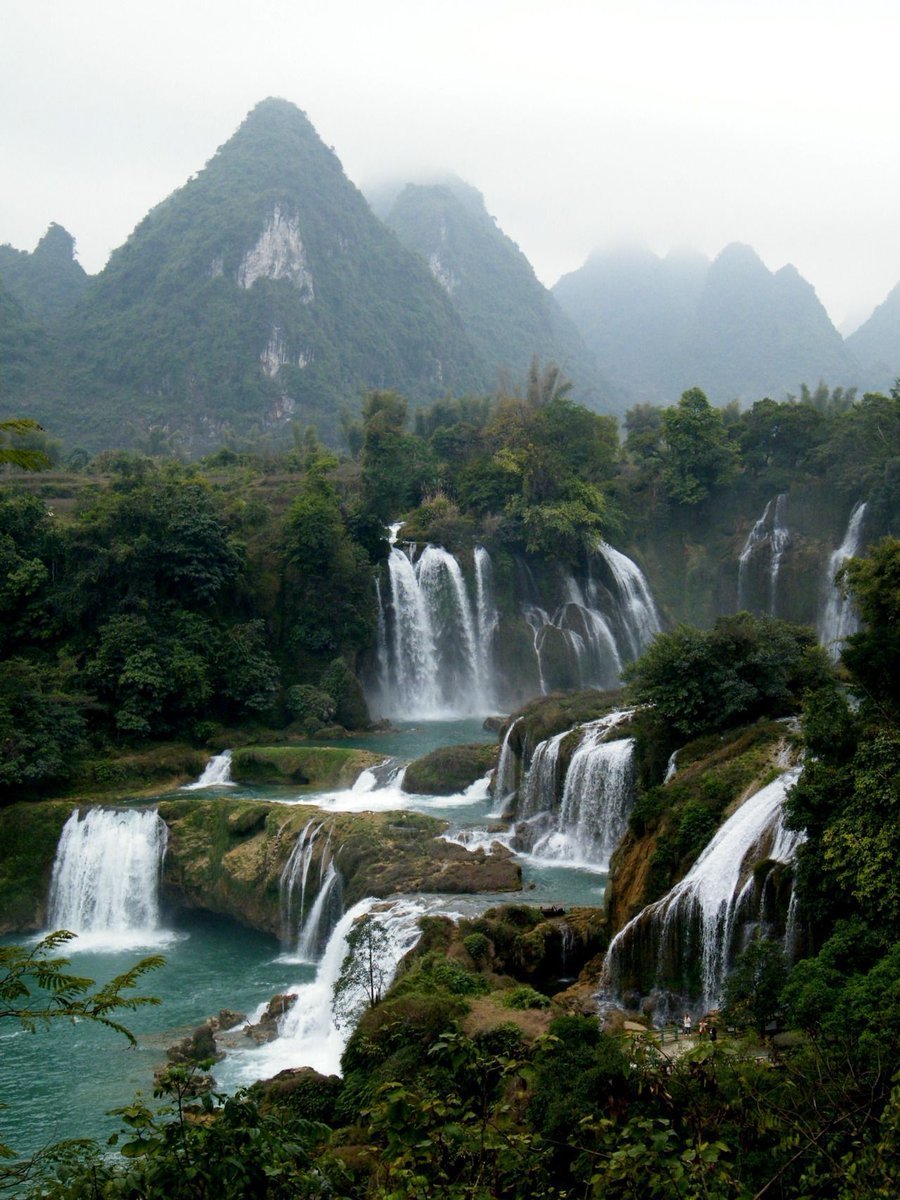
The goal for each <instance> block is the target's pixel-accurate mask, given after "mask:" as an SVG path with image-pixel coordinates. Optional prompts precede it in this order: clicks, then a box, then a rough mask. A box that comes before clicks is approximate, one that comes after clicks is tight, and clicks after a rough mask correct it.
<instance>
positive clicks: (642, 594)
mask: <svg viewBox="0 0 900 1200" xmlns="http://www.w3.org/2000/svg"><path fill="white" fill-rule="evenodd" d="M598 550H599V551H600V555H601V557H602V558H603V559H604V560H605V562H606V565H607V566H608V567H609V569H610V571H611V572H612V575H613V579H614V580H615V584H616V589H617V591H618V593H619V596H618V599H619V605H618V615H619V618H620V620H621V622H622V624H623V626H624V627H625V634H626V637H627V639H628V644H629V648H630V650H631V655H630V657H632V658H638V657H639V656H640V655H641V654H643V652H644V651H645V650H646V649H647V647H648V646H649V645H650V643H651V642H652V641H653V639H654V638H655V637H656V635H657V634H658V633H659V632H660V631H661V629H662V625H661V624H660V620H659V613H658V612H657V611H656V605H655V604H654V602H653V596H652V594H651V592H650V587H649V585H648V583H647V580H646V579H645V578H644V574H643V572H642V571H641V569H640V567H639V566H638V565H637V563H636V562H634V561H633V560H632V559H630V558H629V557H628V555H627V554H623V553H622V552H621V550H616V549H615V548H614V547H613V546H610V545H609V544H608V543H607V542H603V541H601V542H600V544H599V546H598Z"/></svg>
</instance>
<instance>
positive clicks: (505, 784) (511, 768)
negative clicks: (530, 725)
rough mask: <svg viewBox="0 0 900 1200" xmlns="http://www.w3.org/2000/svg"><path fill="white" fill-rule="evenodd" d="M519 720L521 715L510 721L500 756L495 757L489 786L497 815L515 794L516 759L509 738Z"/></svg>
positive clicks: (516, 780)
mask: <svg viewBox="0 0 900 1200" xmlns="http://www.w3.org/2000/svg"><path fill="white" fill-rule="evenodd" d="M521 720H522V718H521V717H516V719H515V721H510V724H509V728H508V729H507V731H506V733H505V735H504V738H503V743H502V745H501V746H500V757H499V758H498V759H497V769H496V771H495V772H494V781H493V785H492V787H491V795H492V796H493V797H494V800H495V805H494V807H495V809H497V810H499V811H498V812H497V814H496V815H497V816H502V815H503V808H504V806H505V804H506V802H507V801H508V800H509V799H511V798H512V796H514V795H515V792H516V788H517V787H518V769H517V767H518V760H517V759H516V756H515V754H514V753H513V751H512V748H511V746H510V739H511V738H512V735H513V732H514V730H515V728H516V726H517V725H518V724H519V722H520V721H521Z"/></svg>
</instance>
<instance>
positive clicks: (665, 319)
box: [553, 246, 709, 403]
mask: <svg viewBox="0 0 900 1200" xmlns="http://www.w3.org/2000/svg"><path fill="white" fill-rule="evenodd" d="M708 269H709V260H708V259H706V258H705V257H704V256H703V255H701V254H695V253H691V252H683V253H680V254H670V255H669V256H668V257H666V258H658V257H657V256H656V255H655V254H653V253H651V252H650V251H649V250H646V249H644V248H643V247H636V246H628V247H620V248H618V249H616V250H611V251H608V252H604V253H600V252H598V253H596V254H592V255H591V257H590V258H589V259H588V260H587V262H586V263H585V264H584V266H583V267H581V268H580V269H579V270H577V271H573V272H572V273H571V274H569V275H564V276H563V278H562V279H560V281H559V282H558V283H557V284H556V286H555V287H554V288H553V295H554V296H555V297H556V299H557V300H558V301H559V304H560V307H561V308H562V309H563V310H564V311H565V312H566V313H567V314H568V315H569V316H570V317H571V318H572V320H573V321H574V322H575V324H576V325H577V326H578V328H579V329H580V330H581V333H582V336H583V337H584V340H585V342H586V343H587V345H588V346H589V347H590V348H591V349H592V350H593V352H594V356H595V358H596V359H597V361H598V363H602V364H603V369H604V370H605V371H606V372H607V373H608V374H609V375H610V377H611V378H613V379H614V380H615V381H616V382H617V383H618V384H619V385H620V386H621V387H622V388H623V389H624V390H625V391H626V392H627V393H628V395H629V396H630V397H631V400H632V402H633V401H634V400H638V399H640V400H642V401H648V402H654V403H664V402H665V403H669V402H670V401H671V400H672V399H673V398H677V396H678V395H679V394H680V391H683V390H684V388H683V387H681V388H679V382H678V378H676V377H675V376H674V375H673V368H675V366H676V364H678V363H679V360H680V358H681V356H682V354H683V347H684V345H685V343H686V341H687V339H688V338H689V336H690V333H691V328H692V321H693V317H694V314H695V312H696V308H697V303H698V301H699V298H700V295H701V292H702V290H703V283H704V280H705V277H706V273H707V270H708ZM685 386H688V385H685Z"/></svg>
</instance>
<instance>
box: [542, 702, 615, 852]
mask: <svg viewBox="0 0 900 1200" xmlns="http://www.w3.org/2000/svg"><path fill="white" fill-rule="evenodd" d="M608 732H609V726H608V725H600V724H599V723H598V726H597V727H596V728H590V727H587V728H586V729H585V733H584V736H583V737H582V739H581V743H580V745H579V747H578V749H577V750H576V751H575V753H574V754H573V755H572V761H571V762H570V763H569V769H568V771H567V772H566V780H565V784H564V786H563V794H562V799H561V800H560V803H559V811H558V813H557V814H556V818H555V822H554V828H552V829H551V830H549V831H548V832H547V833H545V834H544V835H543V837H541V838H539V839H538V841H536V842H535V844H534V846H533V847H532V854H534V855H535V857H536V858H544V859H554V860H556V861H558V862H565V863H570V864H572V865H573V866H574V865H578V866H590V867H593V868H594V869H599V870H601V871H607V870H609V860H610V858H611V857H612V853H613V851H614V850H615V848H616V846H617V845H618V844H619V842H620V841H621V839H622V835H623V834H624V833H625V828H626V825H627V823H628V813H629V810H630V808H631V804H632V800H633V798H634V792H633V776H634V739H633V738H620V739H618V741H614V742H605V741H603V738H604V737H606V735H607V733H608Z"/></svg>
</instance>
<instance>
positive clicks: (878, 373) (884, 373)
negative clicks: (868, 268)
mask: <svg viewBox="0 0 900 1200" xmlns="http://www.w3.org/2000/svg"><path fill="white" fill-rule="evenodd" d="M847 347H848V349H849V350H851V351H852V353H853V354H854V355H855V356H856V358H857V360H858V362H859V363H860V364H861V365H862V368H863V371H864V375H865V378H866V381H867V386H869V387H873V388H877V389H878V390H879V391H883V392H887V391H889V390H890V388H891V387H893V386H894V384H895V383H896V381H897V378H898V376H900V283H898V284H897V285H896V287H894V288H893V289H892V290H891V291H890V292H889V293H888V296H887V298H886V299H885V301H884V302H883V303H882V304H879V306H878V307H877V308H876V309H875V311H874V312H873V313H872V315H871V317H869V319H868V321H865V322H864V323H863V324H862V325H860V327H859V329H857V330H856V332H855V333H852V334H851V335H850V336H849V337H848V338H847Z"/></svg>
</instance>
